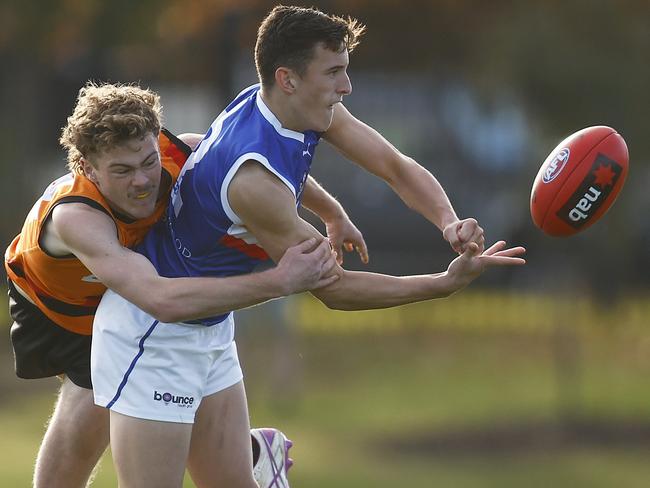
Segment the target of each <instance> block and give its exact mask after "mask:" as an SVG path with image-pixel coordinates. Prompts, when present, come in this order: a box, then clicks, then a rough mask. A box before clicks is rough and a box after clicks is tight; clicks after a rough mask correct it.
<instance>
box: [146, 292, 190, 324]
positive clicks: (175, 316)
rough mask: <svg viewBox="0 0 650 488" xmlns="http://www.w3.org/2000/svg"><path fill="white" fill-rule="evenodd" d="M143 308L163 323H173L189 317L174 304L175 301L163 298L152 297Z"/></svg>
mask: <svg viewBox="0 0 650 488" xmlns="http://www.w3.org/2000/svg"><path fill="white" fill-rule="evenodd" d="M142 309H143V310H144V311H145V312H147V313H148V314H149V315H151V316H152V317H153V318H155V319H156V320H158V321H159V322H163V323H170V324H173V323H175V322H182V321H183V320H185V319H187V317H185V316H183V315H182V314H181V312H182V311H181V310H180V309H179V308H178V307H177V306H176V305H174V302H172V301H169V300H165V299H163V298H152V299H151V300H150V301H149V302H148V303H147V304H146V306H145V307H142Z"/></svg>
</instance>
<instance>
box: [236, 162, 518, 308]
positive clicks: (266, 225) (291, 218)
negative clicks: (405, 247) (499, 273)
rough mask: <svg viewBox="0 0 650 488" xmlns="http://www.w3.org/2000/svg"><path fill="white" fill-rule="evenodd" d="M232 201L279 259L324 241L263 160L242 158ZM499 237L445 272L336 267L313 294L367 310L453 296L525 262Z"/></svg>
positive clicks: (330, 303) (342, 305)
mask: <svg viewBox="0 0 650 488" xmlns="http://www.w3.org/2000/svg"><path fill="white" fill-rule="evenodd" d="M228 200H229V202H230V206H231V207H232V209H233V210H234V211H235V213H236V214H237V215H238V216H239V218H240V219H242V220H243V222H244V224H245V225H246V227H247V228H248V229H249V230H250V231H251V232H252V233H253V234H254V235H255V237H256V238H257V239H258V241H259V243H260V245H261V246H262V247H263V248H264V249H265V250H266V252H267V253H268V254H269V255H270V256H271V257H272V258H273V259H278V258H279V257H280V256H281V255H282V253H283V252H284V250H285V249H287V248H288V247H289V246H291V245H293V244H295V243H297V242H300V241H302V240H304V239H307V238H310V237H315V238H317V239H319V240H321V241H322V240H324V237H323V236H322V235H320V234H319V233H318V231H317V230H316V229H314V228H313V227H312V226H311V225H309V224H308V223H307V222H305V221H304V220H302V219H301V218H300V216H299V215H298V213H297V211H296V206H295V201H294V199H293V195H292V194H291V192H290V191H289V189H288V188H287V187H286V186H285V185H284V184H283V183H282V182H281V181H280V180H279V179H278V178H277V177H276V176H274V175H273V174H271V173H270V172H269V171H267V170H266V169H265V168H264V167H263V166H262V165H260V164H258V163H257V162H254V161H249V162H246V163H244V164H243V165H242V166H241V168H240V169H239V170H238V171H237V174H236V175H235V177H234V178H233V180H232V182H231V183H230V186H229V188H228ZM504 247H505V243H503V242H500V243H498V244H497V245H495V246H493V247H492V248H490V249H489V250H488V251H486V252H485V253H483V254H481V253H480V252H479V249H478V246H477V245H476V244H472V245H470V246H468V249H467V250H466V251H465V252H464V253H463V254H462V255H461V256H459V257H458V258H456V259H455V260H454V261H453V262H452V264H451V265H450V266H449V269H448V270H447V271H446V272H443V273H438V274H426V275H418V276H402V277H398V276H389V275H383V274H377V273H366V272H357V271H346V270H344V269H343V268H341V267H340V266H335V267H334V269H333V274H335V275H337V276H339V279H338V280H337V281H335V282H334V283H331V284H329V285H328V286H325V287H323V288H321V289H319V290H315V291H313V292H312V293H313V294H314V296H316V297H317V298H318V299H320V300H321V301H322V302H323V303H325V305H327V306H328V307H330V308H336V309H343V310H364V309H373V308H386V307H392V306H396V305H402V304H405V303H411V302H417V301H422V300H429V299H432V298H441V297H446V296H449V295H450V294H452V293H454V292H455V291H458V290H460V289H461V288H463V287H465V286H467V284H469V283H470V282H471V281H472V280H474V279H475V278H476V277H477V276H479V275H480V274H481V273H482V272H483V271H484V270H485V269H486V268H487V267H490V266H495V265H513V264H523V263H524V262H525V261H524V260H523V259H521V258H519V257H517V256H519V255H521V254H523V252H524V249H523V248H514V249H504Z"/></svg>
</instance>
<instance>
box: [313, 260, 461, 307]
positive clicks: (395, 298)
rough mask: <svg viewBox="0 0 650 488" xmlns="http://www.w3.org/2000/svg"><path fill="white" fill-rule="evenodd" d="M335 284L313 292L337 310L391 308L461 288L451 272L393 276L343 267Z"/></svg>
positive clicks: (446, 294) (447, 294)
mask: <svg viewBox="0 0 650 488" xmlns="http://www.w3.org/2000/svg"><path fill="white" fill-rule="evenodd" d="M340 272H341V273H342V275H341V278H340V279H339V281H337V282H336V283H335V284H333V285H331V286H328V287H326V288H323V289H321V290H316V291H313V292H312V293H313V295H314V296H315V297H316V298H318V299H319V300H320V301H322V302H323V303H324V304H325V305H326V306H327V307H329V308H332V309H337V310H370V309H378V308H389V307H395V306H398V305H405V304H407V303H415V302H421V301H424V300H431V299H434V298H445V297H448V296H449V295H451V294H452V293H454V292H455V291H457V290H458V289H459V287H458V286H457V285H456V284H455V283H454V282H453V280H452V279H451V278H450V276H449V275H448V273H446V272H444V273H438V274H435V275H416V276H389V275H382V274H377V273H367V272H361V271H345V270H340Z"/></svg>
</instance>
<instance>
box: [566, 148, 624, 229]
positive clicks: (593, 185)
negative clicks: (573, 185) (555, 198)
mask: <svg viewBox="0 0 650 488" xmlns="http://www.w3.org/2000/svg"><path fill="white" fill-rule="evenodd" d="M622 172H623V167H622V166H621V165H620V164H618V163H616V161H613V160H611V159H609V158H608V157H607V156H605V155H604V154H600V153H599V154H598V155H597V156H596V159H595V160H594V164H593V165H592V166H591V170H590V171H589V173H588V174H587V176H586V177H585V179H584V180H583V182H582V184H581V185H580V186H579V187H578V189H577V190H576V191H575V193H574V194H573V195H571V197H570V198H569V200H568V201H567V202H566V203H565V204H564V206H563V207H562V208H560V210H559V211H558V212H557V214H556V215H557V216H558V217H559V218H561V219H562V220H563V221H564V222H566V223H567V224H569V225H570V226H572V227H574V228H575V229H580V227H582V226H583V225H585V223H587V222H588V221H589V217H591V216H592V215H593V214H594V213H595V212H596V211H597V210H598V209H599V208H600V206H601V205H602V203H603V202H604V201H605V200H607V197H608V195H609V194H610V193H611V192H612V189H613V188H614V185H616V182H617V181H618V179H619V178H620V176H621V173H622Z"/></svg>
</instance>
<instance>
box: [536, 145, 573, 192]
mask: <svg viewBox="0 0 650 488" xmlns="http://www.w3.org/2000/svg"><path fill="white" fill-rule="evenodd" d="M570 155H571V150H570V149H569V148H568V147H564V148H562V149H560V151H559V152H558V153H557V154H556V155H555V157H554V158H553V159H551V161H550V162H549V163H548V166H547V167H546V169H545V170H544V174H543V175H542V181H543V182H544V183H550V182H551V181H553V180H554V179H555V178H557V175H559V174H560V173H561V172H562V170H563V169H564V167H565V166H566V164H567V163H568V162H569V156H570Z"/></svg>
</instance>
